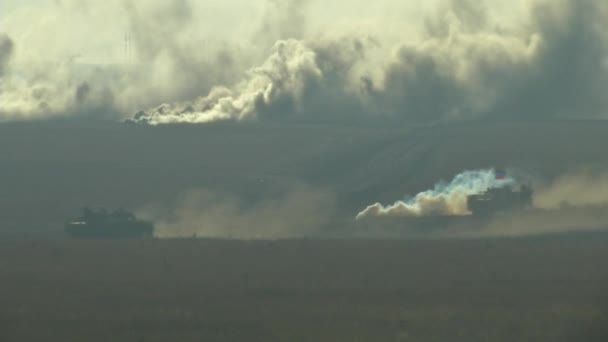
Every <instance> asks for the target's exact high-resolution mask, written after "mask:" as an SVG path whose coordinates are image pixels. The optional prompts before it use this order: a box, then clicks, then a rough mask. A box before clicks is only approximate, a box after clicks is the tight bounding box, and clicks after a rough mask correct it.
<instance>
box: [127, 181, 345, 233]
mask: <svg viewBox="0 0 608 342" xmlns="http://www.w3.org/2000/svg"><path fill="white" fill-rule="evenodd" d="M334 209H335V197H334V195H333V194H332V193H330V192H327V191H324V190H321V189H316V188H313V187H309V186H304V185H298V186H294V187H291V188H290V189H287V190H286V191H285V193H283V194H282V195H280V196H277V197H273V198H265V199H261V200H259V201H256V202H254V203H247V202H245V201H244V200H242V199H240V198H239V197H238V196H236V195H232V194H225V193H218V192H214V191H209V190H202V189H201V190H192V191H189V192H187V193H184V194H182V195H180V197H179V198H178V199H177V200H176V201H175V202H174V203H171V204H169V205H160V204H159V205H149V206H146V207H144V208H141V209H140V210H138V216H141V217H143V218H146V219H150V220H152V221H154V222H155V236H156V237H158V238H179V237H201V238H229V239H279V238H296V237H308V236H314V235H317V234H318V232H319V231H320V230H321V229H322V228H323V227H324V226H325V225H326V224H327V223H328V222H329V221H330V219H331V217H332V215H333V213H334Z"/></svg>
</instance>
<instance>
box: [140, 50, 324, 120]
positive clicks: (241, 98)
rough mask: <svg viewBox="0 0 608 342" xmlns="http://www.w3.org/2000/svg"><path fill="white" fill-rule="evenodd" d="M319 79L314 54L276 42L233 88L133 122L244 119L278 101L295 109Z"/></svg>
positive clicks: (165, 106)
mask: <svg viewBox="0 0 608 342" xmlns="http://www.w3.org/2000/svg"><path fill="white" fill-rule="evenodd" d="M322 77H323V74H322V72H321V70H320V69H319V67H318V66H317V64H316V56H315V52H314V51H312V50H311V49H310V48H308V47H306V45H304V44H303V43H302V42H300V41H297V40H286V41H279V42H277V43H276V44H275V46H274V47H273V49H272V54H271V56H270V57H269V58H268V59H267V60H266V61H265V62H264V64H262V65H261V66H260V67H257V68H254V69H252V70H250V71H249V73H248V77H247V78H246V79H245V80H243V81H242V82H241V83H239V84H237V85H236V86H235V87H233V89H229V88H224V87H218V88H214V89H213V90H212V91H211V92H210V93H209V95H207V96H204V97H201V98H198V99H197V100H195V101H194V102H184V103H174V104H163V105H161V106H160V107H158V108H156V109H154V110H153V111H151V112H149V113H145V114H144V113H142V114H141V115H139V116H136V117H135V121H144V122H146V123H149V124H153V125H155V124H162V123H182V122H187V123H205V122H211V121H217V120H227V119H235V120H243V119H247V118H252V117H253V116H255V114H256V113H257V110H259V108H260V107H270V106H272V105H274V104H275V103H277V102H279V101H281V100H282V101H289V102H291V103H293V104H294V105H295V109H296V110H297V108H298V107H300V104H301V101H302V97H303V95H304V93H305V92H306V90H307V87H310V86H311V84H314V83H315V82H319V81H320V80H321V79H322Z"/></svg>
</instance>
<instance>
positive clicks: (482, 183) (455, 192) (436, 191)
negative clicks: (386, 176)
mask: <svg viewBox="0 0 608 342" xmlns="http://www.w3.org/2000/svg"><path fill="white" fill-rule="evenodd" d="M513 182H514V180H513V179H512V178H509V177H507V178H505V179H497V177H496V173H495V170H493V169H490V170H475V171H464V172H462V173H460V174H458V175H456V176H455V177H454V179H452V180H451V181H450V182H449V183H446V182H439V183H437V184H436V185H435V187H434V188H433V189H431V190H427V191H424V192H421V193H419V194H417V195H416V196H414V197H412V198H410V199H409V200H405V201H398V202H396V203H395V204H393V205H389V206H383V205H382V204H380V203H376V204H373V205H370V206H369V207H367V208H366V209H365V210H363V211H361V212H360V213H359V214H358V215H357V219H363V218H367V217H374V216H404V217H409V216H432V215H433V216H437V215H468V214H470V212H469V210H468V208H467V196H468V195H473V194H479V193H482V192H484V191H486V190H488V189H490V188H500V187H504V186H507V185H510V184H512V183H513Z"/></svg>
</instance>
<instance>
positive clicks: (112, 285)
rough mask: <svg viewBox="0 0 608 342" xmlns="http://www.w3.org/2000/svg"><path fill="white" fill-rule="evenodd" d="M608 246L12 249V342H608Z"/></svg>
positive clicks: (5, 279) (50, 245)
mask: <svg viewBox="0 0 608 342" xmlns="http://www.w3.org/2000/svg"><path fill="white" fill-rule="evenodd" d="M607 246H608V238H607V237H606V236H592V237H576V238H564V237H562V238H553V239H514V240H508V239H503V240H472V241H434V242H431V241H426V242H422V241H417V242H413V241H410V242H407V241H373V240H350V241H346V240H330V241H322V240H292V241H274V242H263V241H258V242H235V241H219V240H218V241H213V240H162V241H161V240H156V241H155V240H149V241H74V240H71V241H70V240H13V241H10V240H3V241H2V242H0V269H1V270H2V272H0V284H1V288H2V291H1V292H0V338H1V339H2V341H605V340H606V338H608V295H607V294H606V293H607V292H606V288H607V287H608V269H607V268H606V267H605V260H606V259H607V258H608V248H606V247H607Z"/></svg>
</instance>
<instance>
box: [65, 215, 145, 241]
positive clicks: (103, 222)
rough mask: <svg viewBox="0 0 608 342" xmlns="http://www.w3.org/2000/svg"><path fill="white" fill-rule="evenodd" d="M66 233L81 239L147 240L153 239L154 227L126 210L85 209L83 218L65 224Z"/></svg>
mask: <svg viewBox="0 0 608 342" xmlns="http://www.w3.org/2000/svg"><path fill="white" fill-rule="evenodd" d="M65 231H66V233H67V234H68V235H69V236H71V237H79V238H146V237H152V235H153V233H154V225H153V223H152V222H148V221H143V220H139V219H137V218H136V217H135V215H133V213H130V212H128V211H126V210H124V209H118V210H115V211H113V212H108V211H107V210H106V209H100V210H97V211H96V210H91V209H89V208H84V210H83V213H82V216H80V217H78V218H76V219H74V220H71V221H69V222H67V223H66V224H65Z"/></svg>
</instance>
